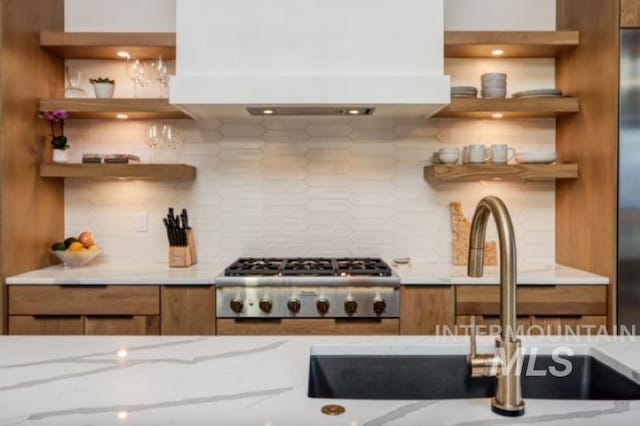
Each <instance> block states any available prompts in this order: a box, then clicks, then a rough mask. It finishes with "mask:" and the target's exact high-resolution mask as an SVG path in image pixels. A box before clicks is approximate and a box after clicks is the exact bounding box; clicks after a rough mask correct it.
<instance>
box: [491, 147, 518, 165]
mask: <svg viewBox="0 0 640 426" xmlns="http://www.w3.org/2000/svg"><path fill="white" fill-rule="evenodd" d="M515 155H516V150H515V149H513V148H509V146H508V145H507V144H495V145H491V162H492V163H494V164H507V163H508V162H509V161H511V160H512V159H513V157H515Z"/></svg>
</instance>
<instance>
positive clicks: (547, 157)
mask: <svg viewBox="0 0 640 426" xmlns="http://www.w3.org/2000/svg"><path fill="white" fill-rule="evenodd" d="M515 158H516V161H517V162H518V163H520V164H550V163H553V162H554V161H556V160H557V159H558V154H556V153H555V152H517V153H516V157H515Z"/></svg>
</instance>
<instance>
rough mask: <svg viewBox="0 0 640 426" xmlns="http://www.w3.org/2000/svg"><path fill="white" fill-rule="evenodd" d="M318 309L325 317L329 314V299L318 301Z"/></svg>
mask: <svg viewBox="0 0 640 426" xmlns="http://www.w3.org/2000/svg"><path fill="white" fill-rule="evenodd" d="M316 307H317V308H318V312H319V313H320V314H321V315H325V314H326V313H327V312H329V301H328V300H327V299H324V298H323V299H318V301H317V302H316Z"/></svg>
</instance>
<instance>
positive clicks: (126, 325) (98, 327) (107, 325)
mask: <svg viewBox="0 0 640 426" xmlns="http://www.w3.org/2000/svg"><path fill="white" fill-rule="evenodd" d="M84 333H85V334H86V335H88V336H146V335H149V336H153V335H156V336H157V335H159V334H160V317H159V316H156V315H153V316H142V315H140V316H133V315H132V316H87V317H85V320H84Z"/></svg>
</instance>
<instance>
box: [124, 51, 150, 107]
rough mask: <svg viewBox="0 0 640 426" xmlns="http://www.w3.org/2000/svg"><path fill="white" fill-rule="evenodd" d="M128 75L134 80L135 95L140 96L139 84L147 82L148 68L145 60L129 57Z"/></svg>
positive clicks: (142, 84)
mask: <svg viewBox="0 0 640 426" xmlns="http://www.w3.org/2000/svg"><path fill="white" fill-rule="evenodd" d="M126 70H127V76H129V78H130V79H131V80H132V81H133V97H134V98H137V97H138V85H140V86H144V85H145V83H146V82H147V69H146V66H145V64H144V62H143V61H142V60H140V59H138V58H135V59H127V65H126Z"/></svg>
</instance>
